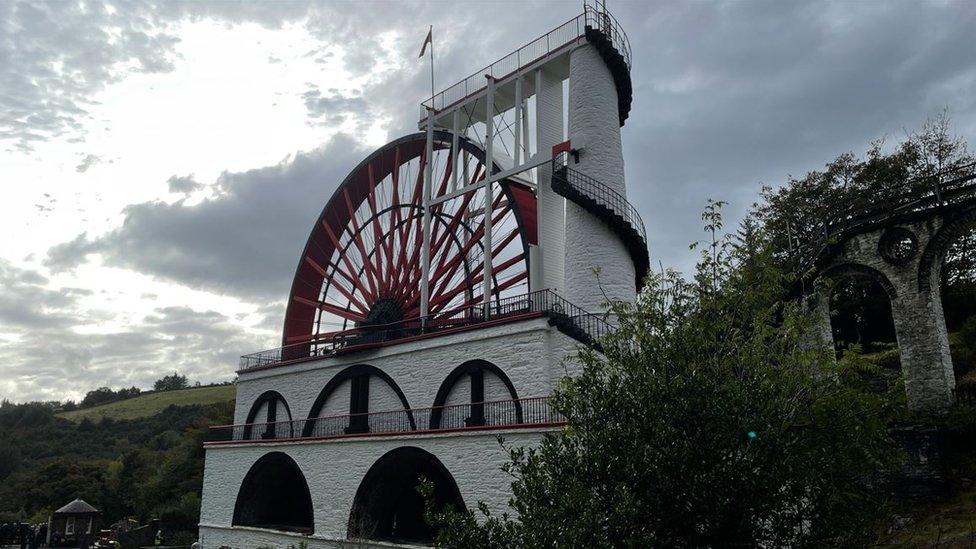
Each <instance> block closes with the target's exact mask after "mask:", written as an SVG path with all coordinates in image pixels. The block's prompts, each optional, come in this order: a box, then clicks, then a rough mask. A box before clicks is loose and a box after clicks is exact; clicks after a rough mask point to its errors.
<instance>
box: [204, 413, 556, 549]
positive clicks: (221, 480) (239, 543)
mask: <svg viewBox="0 0 976 549" xmlns="http://www.w3.org/2000/svg"><path fill="white" fill-rule="evenodd" d="M499 434H501V435H502V436H503V437H504V438H505V440H506V443H511V444H513V445H519V446H531V445H534V444H536V443H537V442H538V440H539V437H540V432H539V431H526V430H512V431H491V432H462V433H450V434H432V435H425V436H412V437H368V438H359V439H338V440H326V441H306V442H297V443H296V442H291V443H263V444H241V445H221V446H211V447H208V448H207V459H206V467H205V470H204V479H203V501H202V505H201V511H200V543H201V545H202V546H203V547H205V548H217V547H234V548H241V549H253V548H254V547H258V546H262V545H268V546H272V547H288V546H289V545H295V546H296V547H297V546H298V543H299V542H300V541H302V540H304V541H306V542H307V543H308V546H309V547H339V546H342V545H341V544H340V542H341V541H342V540H345V539H346V534H347V527H348V521H349V515H350V511H351V509H352V504H353V500H354V498H355V495H356V490H357V489H358V488H359V484H360V481H361V480H362V478H363V476H364V475H365V474H366V472H367V471H368V470H369V468H370V467H371V466H372V465H373V463H375V462H376V460H377V459H379V458H380V457H381V456H383V455H384V454H386V453H387V452H389V451H390V450H393V449H396V448H400V447H404V446H413V447H416V448H420V449H422V450H426V451H428V452H430V453H432V454H433V455H434V456H436V457H437V458H438V459H439V460H440V461H441V463H443V464H444V466H445V467H446V468H447V470H448V471H449V472H450V473H451V475H452V476H453V478H454V481H455V482H456V483H457V485H458V488H459V489H460V492H461V497H462V498H463V499H464V503H465V505H466V506H467V507H469V508H474V507H476V506H477V504H478V502H479V501H483V502H485V503H486V504H487V505H488V507H489V508H490V509H491V510H492V511H494V512H504V511H509V509H508V498H509V497H511V480H512V479H511V477H510V476H509V475H508V474H507V473H504V472H503V471H502V470H501V467H502V465H503V464H504V463H506V462H507V459H508V455H507V453H506V451H505V450H504V448H502V447H501V446H500V445H499V444H498V441H497V440H496V436H497V435H499ZM270 452H283V453H285V454H287V455H288V456H290V457H291V458H292V459H294V460H295V462H296V463H297V464H298V466H299V467H300V468H301V470H302V473H303V475H304V476H305V480H306V482H307V483H308V487H309V491H310V493H311V496H312V506H313V513H314V521H315V522H314V524H315V531H314V533H313V534H312V535H310V536H305V535H301V534H288V533H283V532H276V531H271V530H264V529H260V528H250V527H234V526H232V522H233V516H234V504H235V502H236V499H237V492H238V489H239V487H240V485H241V482H242V481H243V479H244V476H245V475H246V474H247V472H248V470H249V469H250V468H251V466H252V465H253V464H254V463H255V462H256V461H257V460H258V459H259V458H260V457H261V456H263V455H265V454H267V453H270ZM353 546H365V544H364V545H353ZM370 546H377V547H379V546H384V544H378V543H372V544H371V545H370Z"/></svg>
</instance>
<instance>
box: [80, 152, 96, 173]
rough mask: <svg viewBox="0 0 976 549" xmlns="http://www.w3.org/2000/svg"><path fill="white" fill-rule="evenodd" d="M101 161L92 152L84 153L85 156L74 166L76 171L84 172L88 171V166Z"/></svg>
mask: <svg viewBox="0 0 976 549" xmlns="http://www.w3.org/2000/svg"><path fill="white" fill-rule="evenodd" d="M101 161H102V159H101V158H99V157H97V156H95V155H94V154H86V155H85V157H84V158H82V159H81V162H80V163H78V165H77V166H75V171H76V172H78V173H85V172H87V171H88V168H90V167H92V166H94V165H95V164H98V163H99V162H101Z"/></svg>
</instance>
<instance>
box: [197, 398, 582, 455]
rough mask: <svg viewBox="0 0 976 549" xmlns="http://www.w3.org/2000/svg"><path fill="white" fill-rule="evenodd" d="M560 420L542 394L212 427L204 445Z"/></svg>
mask: <svg viewBox="0 0 976 549" xmlns="http://www.w3.org/2000/svg"><path fill="white" fill-rule="evenodd" d="M562 423H565V418H563V416H562V415H561V414H559V413H558V412H556V411H555V410H553V409H552V407H551V406H550V405H549V400H548V398H547V397H544V396H535V397H524V398H517V399H510V400H493V401H485V402H472V403H464V404H452V405H447V406H431V407H428V408H401V409H398V410H384V411H381V412H367V413H362V414H341V415H334V416H323V417H315V418H307V419H296V420H291V421H276V422H270V423H269V422H263V423H242V424H236V425H216V426H213V427H211V428H210V430H209V432H208V435H207V442H211V443H214V442H216V443H220V442H258V441H279V442H280V441H282V440H299V439H332V438H345V437H353V436H357V437H361V436H381V435H383V436H393V435H401V434H413V433H432V432H444V431H459V430H465V431H467V430H483V429H498V428H519V427H521V428H525V427H539V426H550V425H559V424H562Z"/></svg>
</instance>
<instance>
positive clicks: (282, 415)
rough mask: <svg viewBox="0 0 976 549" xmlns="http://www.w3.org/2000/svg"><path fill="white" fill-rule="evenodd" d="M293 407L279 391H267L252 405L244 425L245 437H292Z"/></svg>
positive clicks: (247, 438) (248, 438) (246, 438)
mask: <svg viewBox="0 0 976 549" xmlns="http://www.w3.org/2000/svg"><path fill="white" fill-rule="evenodd" d="M291 420H292V418H291V409H289V408H288V402H286V401H285V397H283V396H281V394H280V393H279V392H278V391H266V392H264V393H262V394H261V396H259V397H258V398H257V399H256V400H255V401H254V404H252V405H251V410H250V411H249V412H248V413H247V421H245V426H244V439H245V440H251V439H273V438H292V437H294V436H295V433H294V431H293V428H292V427H293V426H292V423H291Z"/></svg>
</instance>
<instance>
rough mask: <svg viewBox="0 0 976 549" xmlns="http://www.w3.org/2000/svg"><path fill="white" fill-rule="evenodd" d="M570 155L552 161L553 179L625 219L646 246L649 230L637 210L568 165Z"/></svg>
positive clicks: (597, 182)
mask: <svg viewBox="0 0 976 549" xmlns="http://www.w3.org/2000/svg"><path fill="white" fill-rule="evenodd" d="M568 157H569V154H568V153H565V152H562V153H559V154H557V155H556V156H554V157H553V159H552V173H553V174H558V175H553V178H556V179H559V183H561V184H563V185H568V186H569V187H571V188H572V189H574V190H575V191H576V192H579V193H581V194H583V195H585V196H587V197H589V198H591V199H593V200H594V201H595V202H596V203H597V204H599V205H601V206H603V207H605V208H608V209H610V210H612V211H613V212H615V213H616V214H617V215H619V216H620V217H622V218H623V220H624V221H625V222H626V223H628V224H629V225H630V226H632V227H633V228H634V230H635V231H637V233H638V234H639V235H640V238H641V240H643V241H644V244H645V245H646V244H647V229H646V228H645V227H644V220H643V219H641V216H640V213H638V212H637V208H635V207H634V205H633V204H631V203H630V202H629V201H628V200H627V198H625V197H624V195H622V194H620V193H619V192H617V191H615V190H614V189H613V188H612V187H610V186H609V185H607V184H606V183H603V182H601V181H598V180H596V179H594V178H592V177H590V176H588V175H586V174H584V173H582V172H579V171H576V170H574V169H572V168H570V167H569V166H568V165H567V158H568Z"/></svg>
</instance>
